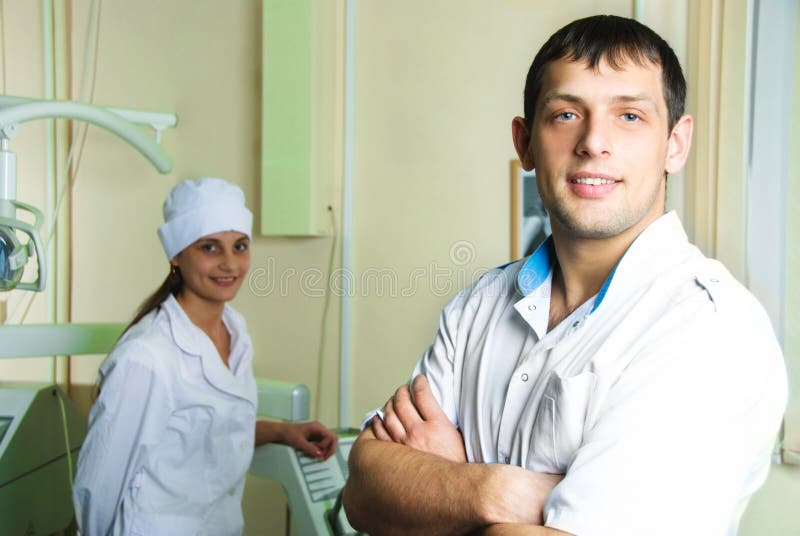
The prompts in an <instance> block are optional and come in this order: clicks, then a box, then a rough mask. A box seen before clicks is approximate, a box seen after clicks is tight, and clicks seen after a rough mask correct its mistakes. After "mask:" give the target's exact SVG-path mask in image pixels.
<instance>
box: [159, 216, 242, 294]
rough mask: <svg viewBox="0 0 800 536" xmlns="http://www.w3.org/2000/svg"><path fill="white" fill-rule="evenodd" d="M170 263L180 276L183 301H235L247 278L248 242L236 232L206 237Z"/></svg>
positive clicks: (225, 232) (191, 245) (188, 247)
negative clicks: (182, 282)
mask: <svg viewBox="0 0 800 536" xmlns="http://www.w3.org/2000/svg"><path fill="white" fill-rule="evenodd" d="M170 262H171V264H172V265H173V266H176V267H177V268H178V269H179V270H180V272H181V276H182V277H183V281H184V285H183V290H182V291H181V293H182V294H186V295H187V296H184V297H189V298H200V299H201V300H202V301H206V302H211V303H214V304H218V303H224V302H227V301H230V300H232V299H233V298H235V297H236V293H237V292H238V291H239V287H241V286H242V281H244V278H245V276H247V270H248V269H249V268H250V239H249V238H247V235H244V234H242V233H240V232H237V231H224V232H221V233H214V234H210V235H208V236H204V237H203V238H201V239H199V240H197V241H196V242H194V243H193V244H190V245H189V246H187V247H186V249H184V250H183V251H181V252H180V253H178V254H177V255H176V256H175V258H173V259H172V261H170ZM190 295H191V296H190Z"/></svg>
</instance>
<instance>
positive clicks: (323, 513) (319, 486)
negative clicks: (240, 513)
mask: <svg viewBox="0 0 800 536" xmlns="http://www.w3.org/2000/svg"><path fill="white" fill-rule="evenodd" d="M336 433H337V434H338V435H339V447H338V448H337V450H336V453H335V454H334V455H333V456H331V457H330V458H328V459H327V460H316V459H314V458H310V457H308V456H306V455H305V454H303V453H301V452H300V451H297V450H295V449H293V448H291V447H287V446H286V445H279V444H276V443H272V444H268V445H262V446H260V447H256V449H255V452H254V453H253V462H252V464H251V465H250V474H251V475H255V476H260V477H263V478H269V479H270V480H277V481H278V482H280V484H281V485H282V486H283V489H284V490H285V491H286V497H287V499H288V506H289V512H290V513H291V515H292V520H293V521H294V524H295V528H296V529H297V534H303V535H309V536H330V535H334V536H336V535H345V534H358V533H357V532H356V531H355V529H353V527H351V526H350V524H349V523H348V522H347V517H346V516H345V514H344V510H343V509H342V501H341V493H342V488H343V487H344V484H345V481H346V480H347V474H348V473H347V457H348V456H349V455H350V448H351V447H352V446H353V442H354V441H355V439H356V437H357V431H356V430H352V429H350V430H336ZM287 534H288V527H287Z"/></svg>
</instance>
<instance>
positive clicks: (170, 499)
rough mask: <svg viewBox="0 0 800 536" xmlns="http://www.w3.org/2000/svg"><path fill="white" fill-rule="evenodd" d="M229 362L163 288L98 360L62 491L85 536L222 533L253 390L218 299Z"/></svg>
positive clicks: (235, 329)
mask: <svg viewBox="0 0 800 536" xmlns="http://www.w3.org/2000/svg"><path fill="white" fill-rule="evenodd" d="M223 322H224V323H225V325H226V327H227V328H228V331H229V332H230V334H231V353H230V357H229V365H230V368H227V367H226V366H225V364H224V363H223V362H222V359H221V358H220V356H219V353H218V352H217V349H216V348H215V346H214V344H213V343H212V341H211V339H209V337H208V336H207V335H206V334H205V333H204V332H203V331H202V330H201V329H200V328H198V327H197V326H196V325H195V324H193V323H192V322H191V320H190V319H189V317H187V316H186V313H185V312H184V311H183V309H182V308H181V306H180V305H179V304H178V302H177V301H176V300H175V298H174V297H172V296H170V297H169V298H167V299H166V300H165V301H164V302H163V303H162V304H161V306H160V307H159V308H158V309H157V310H155V311H153V312H152V313H150V314H149V315H147V316H146V317H144V318H143V319H142V320H141V321H140V322H139V323H137V324H136V325H135V326H133V327H132V328H131V329H130V330H129V331H128V332H127V333H126V334H125V335H124V336H123V337H122V338H121V339H120V341H119V342H118V343H117V345H116V347H115V348H114V350H113V351H112V352H111V354H109V356H108V357H107V358H106V360H105V361H104V362H103V364H102V365H101V367H100V372H99V374H100V396H99V398H98V399H97V401H96V402H95V403H94V406H92V410H91V413H90V416H89V434H88V435H87V437H86V440H85V441H84V443H83V447H82V448H81V451H80V456H79V459H78V468H77V475H76V478H75V485H74V488H73V499H74V502H75V510H76V513H77V518H78V522H79V526H80V528H81V531H82V534H83V535H84V536H98V535H102V536H105V535H107V534H113V535H122V534H125V535H127V534H136V535H139V534H141V535H147V536H156V535H162V534H163V535H200V534H203V535H205V534H207V535H214V536H216V535H233V534H241V532H242V530H243V526H244V524H243V519H242V508H241V498H242V491H243V488H244V481H245V476H246V473H247V469H248V466H249V464H250V461H251V459H252V455H253V447H254V434H255V417H256V406H257V394H256V385H255V380H254V379H253V372H252V355H253V349H252V344H251V342H250V337H249V336H248V334H247V328H246V326H245V323H244V319H243V318H242V317H241V315H239V314H238V313H237V312H235V311H234V310H233V309H232V308H230V307H228V306H227V305H226V306H225V310H224V312H223Z"/></svg>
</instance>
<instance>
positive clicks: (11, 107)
mask: <svg viewBox="0 0 800 536" xmlns="http://www.w3.org/2000/svg"><path fill="white" fill-rule="evenodd" d="M0 108H2V109H1V110H0V291H4V290H12V289H15V288H16V289H20V290H35V291H41V290H44V285H45V281H46V279H47V278H46V273H45V269H46V264H45V255H44V248H43V246H42V240H41V238H40V236H39V231H40V229H41V226H42V219H43V218H42V213H41V212H39V211H38V210H37V209H36V208H34V207H32V206H31V205H28V204H25V203H21V202H19V201H17V199H16V197H17V159H16V155H14V153H12V152H11V151H9V150H8V140H9V139H11V138H13V137H15V136H16V135H17V131H18V126H19V124H20V123H24V122H26V121H32V120H34V119H44V118H50V117H63V118H68V119H78V120H81V121H86V122H88V123H91V124H93V125H97V126H99V127H102V128H104V129H106V130H108V131H110V132H112V133H114V134H116V135H117V136H119V137H120V138H122V139H123V140H125V141H127V142H128V143H129V144H130V145H132V146H133V147H134V148H136V149H137V150H138V151H139V152H140V153H142V155H144V156H145V157H146V158H147V159H148V160H150V161H151V162H152V163H153V165H154V166H155V167H156V168H157V169H158V170H159V171H160V172H161V173H169V172H170V171H171V170H172V162H171V161H170V159H169V157H168V156H167V154H166V153H165V152H164V149H163V148H162V147H161V146H160V145H159V143H158V142H159V141H160V138H161V131H162V130H163V129H165V128H171V127H174V126H175V125H176V124H177V121H178V120H177V117H176V116H175V115H174V114H162V113H150V112H137V111H134V110H120V109H115V108H101V107H99V106H92V105H90V104H85V103H82V102H73V101H37V100H33V99H26V98H22V97H10V96H7V95H0ZM129 119H130V120H129ZM132 121H135V122H137V123H144V124H147V125H149V126H151V127H153V129H154V130H155V132H156V136H155V139H151V138H150V137H149V136H148V135H146V134H145V133H144V132H142V131H141V130H140V129H139V128H137V127H136V126H135V125H134V124H133V122H132ZM18 212H22V213H28V215H29V216H30V215H32V216H33V222H26V221H24V220H23V219H19V218H17V215H18V214H17V213H18ZM19 234H22V235H25V236H26V237H27V240H26V239H25V238H23V239H22V240H20V238H19V236H18V235H19ZM34 255H35V256H36V264H37V268H38V270H37V275H36V278H35V279H33V280H31V281H22V276H23V272H24V269H25V265H26V264H27V263H28V259H29V258H31V257H33V256H34Z"/></svg>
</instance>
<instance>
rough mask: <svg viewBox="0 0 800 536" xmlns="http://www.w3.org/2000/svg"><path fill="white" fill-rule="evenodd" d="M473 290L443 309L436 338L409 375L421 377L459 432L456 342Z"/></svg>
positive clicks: (456, 297)
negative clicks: (422, 376)
mask: <svg viewBox="0 0 800 536" xmlns="http://www.w3.org/2000/svg"><path fill="white" fill-rule="evenodd" d="M473 288H474V287H473V286H470V287H467V288H465V289H464V290H462V291H461V292H459V293H458V294H457V295H456V296H455V297H454V298H453V299H452V300H450V302H449V303H448V304H447V305H446V306H445V307H444V309H443V310H442V314H441V317H440V319H439V329H438V330H437V331H436V338H435V339H434V341H433V344H432V345H431V346H430V348H428V350H427V351H426V352H425V353H424V354H423V356H422V358H421V359H420V360H419V361H418V362H417V366H416V367H414V372H413V373H412V374H411V379H412V380H413V379H414V378H415V377H416V376H418V375H419V374H425V377H426V378H427V379H428V383H429V384H430V386H431V391H432V392H433V395H434V396H435V397H436V400H437V401H438V402H439V405H440V406H441V408H442V410H443V411H444V413H445V415H447V418H448V419H450V422H452V423H453V424H454V425H456V426H457V427H459V428H460V426H461V425H460V423H459V422H458V400H457V393H458V392H459V390H460V386H457V385H456V383H455V381H456V376H455V365H456V352H457V340H456V338H457V334H458V325H459V322H460V321H461V318H462V315H463V312H464V307H466V306H467V305H466V303H467V300H468V297H469V296H470V294H471V293H472V291H473Z"/></svg>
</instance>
